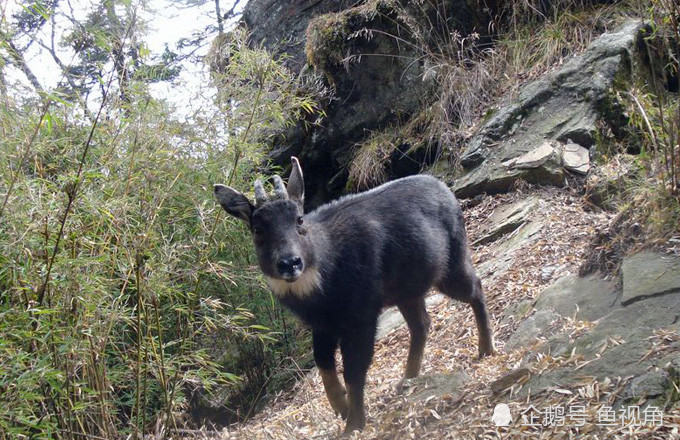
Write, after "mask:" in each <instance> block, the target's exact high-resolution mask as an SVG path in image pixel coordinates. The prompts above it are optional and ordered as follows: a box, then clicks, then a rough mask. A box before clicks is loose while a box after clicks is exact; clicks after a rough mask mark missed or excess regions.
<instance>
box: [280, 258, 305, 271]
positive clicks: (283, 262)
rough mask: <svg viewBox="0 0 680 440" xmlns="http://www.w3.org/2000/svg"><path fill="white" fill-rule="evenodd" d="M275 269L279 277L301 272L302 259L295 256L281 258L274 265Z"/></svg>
mask: <svg viewBox="0 0 680 440" xmlns="http://www.w3.org/2000/svg"><path fill="white" fill-rule="evenodd" d="M276 268H277V269H278V270H279V273H280V274H281V275H284V274H294V273H295V272H298V271H302V258H300V257H297V256H293V257H286V258H281V259H280V260H279V261H278V263H276Z"/></svg>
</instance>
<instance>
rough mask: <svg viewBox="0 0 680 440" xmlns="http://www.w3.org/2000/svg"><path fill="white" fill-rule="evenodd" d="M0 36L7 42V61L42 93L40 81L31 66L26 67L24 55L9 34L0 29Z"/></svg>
mask: <svg viewBox="0 0 680 440" xmlns="http://www.w3.org/2000/svg"><path fill="white" fill-rule="evenodd" d="M0 38H2V39H3V40H5V43H6V44H7V48H8V51H7V52H9V60H8V61H10V62H11V63H12V64H13V65H14V66H15V67H16V68H17V69H19V70H21V72H22V73H23V74H24V75H25V76H26V79H28V81H29V82H30V83H31V85H32V86H33V87H34V88H35V89H36V90H37V91H38V92H40V93H44V92H45V89H44V88H43V86H42V84H40V81H38V77H36V76H35V74H34V73H33V71H32V70H31V68H30V67H28V64H27V63H26V59H25V58H24V55H23V54H22V53H21V51H19V49H18V48H17V47H16V45H15V44H14V42H13V41H12V40H11V38H10V37H9V35H7V34H6V33H5V32H3V31H2V30H0Z"/></svg>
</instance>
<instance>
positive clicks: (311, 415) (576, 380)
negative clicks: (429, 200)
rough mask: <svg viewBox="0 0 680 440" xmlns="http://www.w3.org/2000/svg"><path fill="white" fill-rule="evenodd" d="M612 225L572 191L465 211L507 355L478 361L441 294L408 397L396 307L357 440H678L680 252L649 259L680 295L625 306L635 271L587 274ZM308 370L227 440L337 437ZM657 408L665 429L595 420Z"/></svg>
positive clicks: (387, 320) (462, 321)
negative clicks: (609, 411) (500, 419)
mask: <svg viewBox="0 0 680 440" xmlns="http://www.w3.org/2000/svg"><path fill="white" fill-rule="evenodd" d="M612 217H613V216H612V215H611V214H606V213H602V212H597V213H596V212H593V211H592V210H591V209H590V205H589V204H588V203H584V200H583V198H582V197H581V196H580V195H579V194H578V192H577V191H575V190H574V189H571V188H566V189H548V188H543V189H542V188H536V187H532V186H524V187H522V188H519V189H518V190H517V191H515V192H513V193H512V194H507V195H502V196H495V197H487V198H485V199H484V201H483V202H482V203H480V204H479V205H477V206H475V207H471V208H469V209H467V210H466V220H467V222H468V231H469V234H470V236H471V239H472V240H476V241H478V242H479V241H481V242H483V243H484V244H478V245H476V246H474V247H473V250H474V257H473V261H474V262H475V264H476V266H477V270H478V272H479V274H480V276H481V278H482V280H483V281H482V284H483V286H484V290H485V292H486V295H487V298H488V304H489V308H490V310H491V312H492V314H493V316H494V328H495V331H496V341H497V348H498V351H499V354H498V355H496V356H494V357H492V358H488V359H484V360H481V361H480V360H478V359H476V353H477V347H476V334H475V330H474V319H473V316H472V313H471V311H470V310H469V308H468V307H467V306H465V305H463V304H460V303H455V302H452V301H450V300H448V299H445V298H443V297H441V296H440V295H437V294H433V295H432V296H430V297H429V299H428V304H429V313H430V315H431V317H432V319H433V325H432V330H431V331H430V339H429V340H428V345H427V348H426V351H425V361H424V364H423V365H424V366H423V372H422V375H421V377H419V378H416V379H413V380H410V381H409V383H408V384H407V386H406V388H405V391H404V392H403V394H399V393H397V392H396V391H395V390H394V386H395V385H396V383H397V382H398V380H399V379H400V377H401V375H402V373H403V371H402V370H403V367H404V363H405V360H406V354H407V350H408V339H409V338H408V331H407V329H406V328H405V326H404V325H401V322H400V321H399V319H398V318H396V315H397V314H398V312H396V311H390V310H388V311H386V312H385V315H384V316H383V318H382V320H381V328H380V330H379V336H381V338H380V340H379V342H378V343H377V345H376V355H375V360H374V363H373V365H372V367H371V369H370V371H369V380H368V385H367V407H368V414H369V423H368V426H367V428H366V430H365V431H364V432H362V433H361V434H355V437H354V438H362V439H401V438H403V439H406V438H422V439H442V438H451V439H461V438H469V439H476V438H487V437H488V438H501V437H502V438H520V437H521V438H524V437H523V436H527V438H529V437H531V438H546V439H547V438H573V437H574V436H576V435H585V434H587V435H588V438H596V437H595V436H598V437H597V438H603V436H605V435H621V436H624V435H632V434H635V435H638V434H639V435H640V437H639V438H672V437H669V436H670V435H673V434H671V433H673V432H675V433H677V426H678V424H679V423H680V407H679V406H678V402H677V386H678V373H679V372H680V354H679V351H678V349H679V348H680V337H679V336H678V335H679V333H678V331H679V330H680V328H679V325H678V322H677V313H678V312H677V311H678V310H680V296H679V295H678V292H680V279H679V277H678V274H679V273H680V258H677V257H672V256H670V255H667V256H665V257H660V256H657V255H660V254H650V255H647V256H646V257H644V259H645V261H656V260H662V261H663V262H664V263H663V264H666V265H667V267H666V268H664V269H660V270H659V272H658V273H650V274H649V276H650V277H655V276H659V278H669V277H670V278H672V280H669V281H668V282H670V283H671V284H672V287H670V288H669V289H664V290H663V291H662V292H659V293H658V294H657V295H655V294H654V293H651V294H650V295H648V296H649V298H647V299H644V298H639V299H640V300H641V301H640V302H634V301H631V300H627V299H626V296H625V295H626V294H625V292H626V291H627V290H626V289H627V288H628V285H627V283H628V281H627V280H628V279H627V276H628V275H626V273H627V272H625V271H624V274H623V280H621V279H616V278H615V279H603V278H599V277H586V278H578V275H577V274H578V272H579V267H580V264H581V262H582V261H583V260H584V258H585V256H586V255H587V254H588V253H589V252H590V251H591V250H590V241H591V238H592V236H593V235H594V234H596V233H597V232H598V231H602V230H605V229H606V228H607V227H608V225H609V223H610V222H611V221H612ZM629 264H633V265H634V268H632V269H630V270H632V271H639V270H642V267H643V266H642V263H640V262H637V263H636V262H634V261H633V260H631V262H630V263H629ZM651 264H653V263H651ZM671 273H672V275H671ZM621 281H623V283H622V282H621ZM658 282H659V283H661V282H660V281H658ZM656 285H657V284H656V283H652V285H651V289H652V291H653V290H655V289H654V286H656ZM549 286H550V287H549ZM632 288H633V289H635V288H637V286H633V287H632ZM622 292H624V293H622ZM664 292H665V293H664ZM622 294H623V297H622V296H621V295H622ZM627 301H628V302H627ZM621 304H630V305H628V306H622V305H621ZM650 321H651V322H650ZM301 374H302V379H301V380H300V382H299V383H298V385H297V386H296V387H295V388H294V389H293V390H292V391H291V392H289V393H285V394H282V395H280V396H277V398H276V399H275V401H274V402H273V403H272V404H271V405H270V406H268V407H267V408H266V409H265V410H264V411H263V412H262V413H260V414H258V415H257V416H256V417H255V418H254V419H253V420H251V421H249V422H248V423H246V424H244V425H241V426H235V427H233V428H231V429H227V430H225V431H224V432H223V433H222V435H221V436H220V438H225V439H302V438H319V439H321V438H335V437H336V436H337V435H338V434H339V433H340V432H341V430H342V427H343V423H342V421H341V420H340V418H339V417H336V416H335V415H334V414H333V411H332V410H331V408H330V405H329V404H328V402H327V401H326V397H325V394H324V392H323V386H322V384H321V381H320V378H319V376H318V374H317V373H316V371H311V372H308V373H306V372H304V371H301ZM649 402H652V403H653V404H654V405H656V406H658V407H659V408H661V409H662V410H663V411H664V415H663V422H662V424H661V425H660V426H659V425H652V424H651V423H647V424H644V423H642V422H644V420H643V418H641V419H640V420H639V422H640V423H639V426H622V425H621V423H620V421H619V420H618V419H617V421H616V426H609V427H606V426H597V423H598V422H599V421H600V419H599V417H600V415H599V413H598V411H600V413H602V411H603V408H604V409H606V408H607V407H613V408H615V409H616V411H619V410H620V409H622V408H628V407H634V406H639V407H640V408H644V405H645V404H646V403H649ZM498 403H506V404H508V405H509V407H510V410H511V414H512V416H513V420H514V424H513V425H511V426H510V427H496V426H495V425H494V423H493V422H492V416H493V413H494V407H495V406H496V405H497V404H498ZM530 405H533V407H535V408H537V409H538V410H540V411H545V410H546V408H549V407H550V406H551V405H553V406H557V407H562V408H564V409H565V410H566V411H567V412H568V411H569V408H570V407H572V409H574V408H576V407H579V406H582V407H583V411H584V414H585V415H584V419H585V423H584V426H582V427H578V426H577V424H576V419H577V417H576V415H574V419H573V420H569V419H567V421H566V422H565V423H563V425H564V426H558V422H553V423H547V424H546V425H545V426H540V427H529V426H523V423H526V421H525V422H523V421H522V419H521V416H520V413H521V412H522V411H525V410H527V409H528V408H529V406H530ZM665 405H668V406H665ZM617 414H618V413H617ZM641 414H642V416H641V417H643V416H644V413H643V412H642V413H641ZM538 424H539V425H541V424H543V418H542V417H541V418H540V421H539V422H538ZM508 436H509V437H508Z"/></svg>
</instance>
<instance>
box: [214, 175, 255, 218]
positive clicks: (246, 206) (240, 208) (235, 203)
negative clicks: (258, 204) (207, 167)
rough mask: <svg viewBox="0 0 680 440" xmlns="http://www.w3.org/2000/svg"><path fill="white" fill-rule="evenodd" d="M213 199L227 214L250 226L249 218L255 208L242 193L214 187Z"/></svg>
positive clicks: (232, 189) (227, 188) (222, 187)
mask: <svg viewBox="0 0 680 440" xmlns="http://www.w3.org/2000/svg"><path fill="white" fill-rule="evenodd" d="M215 198H216V199H217V201H218V202H219V203H220V205H222V208H224V210H225V211H227V213H229V214H230V215H233V216H234V217H236V218H238V219H241V220H243V221H244V222H246V224H247V225H248V226H250V217H251V216H252V215H253V211H255V206H253V204H252V203H250V200H248V198H247V197H246V196H244V195H243V194H242V193H240V192H238V191H236V190H235V189H234V188H230V187H228V186H225V185H219V184H218V185H215Z"/></svg>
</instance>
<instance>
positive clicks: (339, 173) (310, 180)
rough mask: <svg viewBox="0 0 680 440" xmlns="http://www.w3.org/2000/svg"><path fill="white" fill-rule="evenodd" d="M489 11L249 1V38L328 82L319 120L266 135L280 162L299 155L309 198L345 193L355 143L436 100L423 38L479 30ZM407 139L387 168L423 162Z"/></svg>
mask: <svg viewBox="0 0 680 440" xmlns="http://www.w3.org/2000/svg"><path fill="white" fill-rule="evenodd" d="M443 17H446V18H443ZM489 17H490V14H489V11H488V10H484V9H483V8H480V7H479V5H477V4H473V3H470V2H467V1H465V0H447V1H438V2H408V1H385V0H370V1H363V2H362V1H356V0H355V1H351V2H350V1H334V0H333V1H330V0H317V1H309V0H307V1H292V2H291V1H283V0H252V1H251V2H249V3H248V5H247V7H246V9H245V11H244V21H245V23H246V24H247V25H248V27H249V28H250V29H251V31H252V33H253V41H254V42H255V43H262V44H264V45H265V47H268V48H270V49H272V50H274V52H275V53H284V52H285V53H287V54H289V55H290V56H291V58H290V59H289V61H288V64H289V66H290V67H291V68H292V69H293V70H295V71H298V72H303V73H305V72H306V73H307V74H308V73H311V72H312V71H314V72H315V73H316V74H318V75H322V76H323V77H324V79H325V81H326V82H327V84H328V85H329V86H330V87H331V88H332V89H333V95H334V98H333V100H332V101H330V102H328V103H326V106H325V108H324V110H325V112H326V114H327V117H326V118H324V120H323V122H322V124H321V126H311V127H310V126H303V125H299V126H296V127H293V128H290V129H289V130H287V131H286V132H285V133H281V135H280V136H277V137H276V138H275V139H274V141H273V144H272V153H271V156H272V158H273V159H274V161H275V163H276V164H278V165H281V166H287V164H288V163H289V157H290V156H291V155H297V156H299V157H300V159H301V160H302V163H303V164H304V167H305V173H306V174H305V179H306V180H305V183H306V185H307V188H306V190H307V200H308V204H309V207H314V206H316V205H318V204H320V203H322V202H325V201H327V200H328V199H330V198H332V197H334V196H337V195H339V194H341V193H342V191H343V190H344V188H345V184H346V182H347V167H348V165H349V162H350V160H351V158H352V155H353V147H354V146H355V144H356V143H357V142H360V141H362V140H364V139H366V138H367V137H368V136H370V134H371V133H373V132H375V131H378V130H381V129H384V128H385V127H387V126H389V125H390V124H395V123H404V122H406V121H408V119H409V118H410V117H411V116H412V115H414V114H415V113H417V112H418V111H419V110H420V109H421V108H423V107H424V105H425V104H427V103H428V102H430V101H431V100H432V98H433V96H432V93H433V91H434V87H435V82H434V76H435V75H431V73H432V72H431V71H430V72H429V73H430V74H429V75H428V70H429V69H431V66H428V65H427V64H426V63H425V61H424V60H425V57H424V52H423V51H424V50H427V45H428V44H432V45H434V44H436V41H435V40H436V39H438V38H449V37H450V35H451V34H452V33H457V34H460V35H461V36H465V35H467V34H469V33H471V32H477V33H480V34H482V35H484V34H485V32H486V30H487V29H488V25H489ZM412 147H414V146H412V145H404V146H403V147H402V148H401V152H402V153H401V154H395V155H394V158H393V159H392V160H393V162H395V166H394V167H392V169H394V170H395V172H394V173H393V174H394V175H393V176H391V177H400V176H402V175H406V174H413V173H416V172H418V171H419V170H420V165H421V163H422V161H423V160H424V156H423V155H422V153H420V154H418V153H416V154H415V155H414V156H412V157H411V160H401V159H403V156H405V155H407V153H405V152H406V151H413V150H414V148H412ZM416 147H417V146H416ZM416 149H417V148H416ZM414 158H415V159H416V160H413V159H414ZM400 160H401V163H400V164H396V162H398V161H400Z"/></svg>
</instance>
